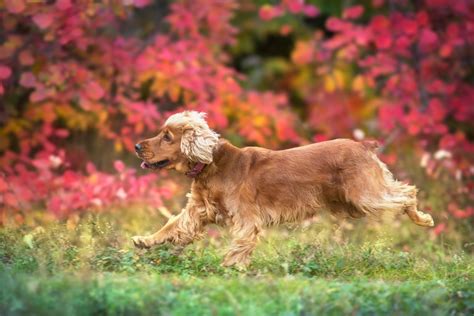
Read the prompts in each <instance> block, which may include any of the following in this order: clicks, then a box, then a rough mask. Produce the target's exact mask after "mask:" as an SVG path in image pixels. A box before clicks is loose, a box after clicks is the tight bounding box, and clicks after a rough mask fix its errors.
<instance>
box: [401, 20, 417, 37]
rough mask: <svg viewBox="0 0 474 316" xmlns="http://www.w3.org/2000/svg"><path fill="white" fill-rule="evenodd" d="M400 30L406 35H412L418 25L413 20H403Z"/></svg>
mask: <svg viewBox="0 0 474 316" xmlns="http://www.w3.org/2000/svg"><path fill="white" fill-rule="evenodd" d="M400 28H401V30H402V31H403V32H405V33H406V34H408V35H413V34H415V33H416V31H417V30H418V24H417V23H416V21H415V20H411V19H403V20H402V21H401V23H400Z"/></svg>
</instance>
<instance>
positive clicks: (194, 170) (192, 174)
mask: <svg viewBox="0 0 474 316" xmlns="http://www.w3.org/2000/svg"><path fill="white" fill-rule="evenodd" d="M206 166H207V165H206V164H204V163H202V162H198V163H196V164H195V165H194V167H193V168H192V169H191V170H189V171H188V172H186V175H187V176H188V177H190V178H196V177H197V176H198V174H200V173H201V172H202V170H204V168H205V167H206Z"/></svg>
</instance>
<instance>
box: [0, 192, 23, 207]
mask: <svg viewBox="0 0 474 316" xmlns="http://www.w3.org/2000/svg"><path fill="white" fill-rule="evenodd" d="M3 203H4V204H5V205H7V206H10V207H13V208H18V207H19V206H20V204H19V202H18V199H17V198H16V196H15V195H14V194H12V193H8V192H7V193H5V194H4V195H3Z"/></svg>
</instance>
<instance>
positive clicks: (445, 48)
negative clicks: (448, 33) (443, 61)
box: [439, 44, 453, 58]
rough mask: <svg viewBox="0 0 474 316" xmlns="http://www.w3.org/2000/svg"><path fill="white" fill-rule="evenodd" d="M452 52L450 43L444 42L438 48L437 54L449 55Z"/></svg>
mask: <svg viewBox="0 0 474 316" xmlns="http://www.w3.org/2000/svg"><path fill="white" fill-rule="evenodd" d="M452 52H453V47H452V46H451V45H450V44H444V45H443V46H441V49H440V50H439V55H440V56H441V57H444V58H446V57H449V56H451V53H452Z"/></svg>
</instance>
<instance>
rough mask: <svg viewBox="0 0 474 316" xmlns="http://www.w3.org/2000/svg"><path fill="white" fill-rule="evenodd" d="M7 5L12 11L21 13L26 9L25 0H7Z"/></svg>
mask: <svg viewBox="0 0 474 316" xmlns="http://www.w3.org/2000/svg"><path fill="white" fill-rule="evenodd" d="M5 6H6V8H7V10H8V11H9V12H10V13H21V12H23V11H24V10H25V2H24V1H23V0H5Z"/></svg>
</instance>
